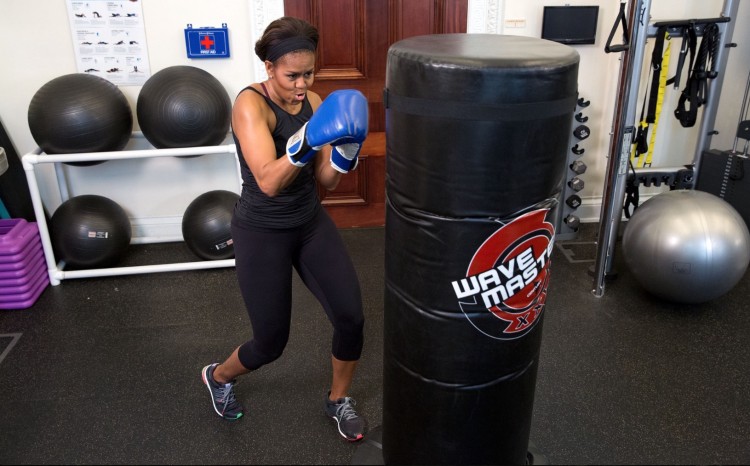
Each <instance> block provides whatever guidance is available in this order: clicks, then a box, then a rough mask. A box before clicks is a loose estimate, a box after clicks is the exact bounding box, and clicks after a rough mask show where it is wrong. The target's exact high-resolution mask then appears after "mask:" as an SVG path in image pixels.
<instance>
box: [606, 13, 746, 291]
mask: <svg viewBox="0 0 750 466" xmlns="http://www.w3.org/2000/svg"><path fill="white" fill-rule="evenodd" d="M621 6H622V7H623V10H621V15H622V16H621V17H618V22H619V21H620V19H622V21H623V26H624V33H623V39H624V43H623V44H620V45H614V46H611V47H610V45H609V44H607V47H606V48H605V51H606V52H621V53H622V55H621V58H620V74H619V79H618V88H617V97H616V100H615V109H614V119H613V124H612V137H611V140H610V145H609V159H608V162H607V170H606V174H605V181H604V194H603V197H602V212H601V215H600V221H599V234H598V241H597V254H596V263H595V265H594V288H593V290H592V293H593V294H594V296H597V297H601V296H603V295H604V288H605V280H606V278H607V276H608V275H610V274H611V273H612V266H613V261H614V252H615V245H616V240H617V233H618V229H619V226H620V221H621V219H622V213H623V203H624V197H625V188H626V183H627V177H628V165H629V164H628V162H629V160H630V154H631V147H632V143H633V139H634V137H635V132H636V126H635V120H636V112H637V100H638V86H639V81H640V76H641V69H642V64H643V57H644V53H645V48H646V40H647V38H648V37H655V36H656V34H657V30H658V28H659V26H662V27H663V26H666V27H667V28H668V31H669V32H670V34H671V35H672V37H678V36H680V35H682V34H683V32H684V28H685V27H686V26H692V27H694V30H695V31H696V33H697V34H698V35H700V34H701V31H702V28H701V26H705V25H706V24H709V23H716V25H717V26H718V30H719V37H720V46H719V47H718V50H717V51H716V55H715V56H714V65H715V69H716V71H717V73H718V74H717V76H716V77H715V78H714V79H710V80H708V90H707V93H708V95H709V96H710V98H709V100H708V102H707V103H706V104H705V105H704V106H703V113H702V115H701V121H700V127H699V131H700V133H699V136H698V141H697V143H696V150H695V155H694V157H693V165H692V173H693V175H692V176H693V177H695V176H697V174H698V171H699V170H700V162H701V156H702V154H703V152H704V151H705V150H707V149H708V148H709V146H710V145H711V136H712V135H713V134H715V130H714V122H715V120H716V111H717V107H718V101H719V96H720V92H721V86H722V83H723V80H724V75H725V74H726V73H725V71H726V62H727V55H728V48H729V47H731V46H733V45H734V44H731V43H730V41H731V37H732V32H733V30H734V24H735V21H734V20H735V19H736V18H737V11H738V8H739V1H738V0H725V2H724V6H723V8H722V13H721V17H719V18H707V19H686V20H675V21H660V22H658V23H654V24H648V23H647V22H648V20H649V18H650V11H651V0H632V1H630V2H629V4H628V12H627V14H625V13H624V3H623V4H622V5H621ZM617 24H618V23H616V24H615V27H616V26H617ZM612 32H613V33H614V29H613V31H612ZM611 39H612V35H610V40H611ZM684 168H685V167H675V168H654V169H651V168H647V169H641V171H639V172H637V173H636V177H637V180H636V181H639V180H646V181H648V180H651V179H665V178H668V179H673V180H674V179H677V178H679V177H680V176H684V174H683V173H681V172H680V170H681V169H684Z"/></svg>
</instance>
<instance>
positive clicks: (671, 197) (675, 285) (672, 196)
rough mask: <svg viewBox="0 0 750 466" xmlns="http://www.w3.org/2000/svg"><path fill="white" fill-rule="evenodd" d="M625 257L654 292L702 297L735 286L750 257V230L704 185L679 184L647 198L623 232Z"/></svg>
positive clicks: (684, 299) (680, 299)
mask: <svg viewBox="0 0 750 466" xmlns="http://www.w3.org/2000/svg"><path fill="white" fill-rule="evenodd" d="M622 250H623V257H624V259H625V262H626V264H627V266H628V268H629V269H630V271H631V272H632V273H633V275H634V276H635V278H636V280H637V281H638V282H639V283H640V284H641V285H642V286H643V287H644V288H645V289H646V290H648V291H649V292H651V293H653V294H655V295H657V296H659V297H662V298H664V299H667V300H669V301H674V302H677V303H691V304H692V303H702V302H706V301H710V300H712V299H714V298H718V297H719V296H722V295H723V294H725V293H726V292H728V291H729V290H731V289H732V288H733V287H734V286H735V285H736V284H737V282H739V281H740V279H741V278H742V276H743V275H744V274H745V271H746V270H747V267H748V263H750V233H749V232H748V228H747V225H746V224H745V221H744V220H743V218H742V217H741V216H740V214H739V213H738V212H737V211H736V210H735V209H734V207H732V206H731V205H729V203H727V202H726V201H724V200H723V199H721V198H719V197H717V196H715V195H713V194H709V193H706V192H703V191H694V190H675V191H668V192H665V193H661V194H658V195H656V196H654V197H652V198H650V199H649V200H647V201H646V202H644V203H643V204H642V205H641V206H640V207H638V208H637V209H636V211H635V212H634V213H633V215H632V216H631V218H630V220H629V221H628V223H627V226H626V227H625V233H624V235H623V238H622Z"/></svg>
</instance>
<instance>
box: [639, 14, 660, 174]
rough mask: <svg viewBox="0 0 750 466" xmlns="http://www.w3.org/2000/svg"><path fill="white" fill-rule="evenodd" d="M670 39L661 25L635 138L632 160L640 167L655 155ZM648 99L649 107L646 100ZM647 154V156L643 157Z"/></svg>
mask: <svg viewBox="0 0 750 466" xmlns="http://www.w3.org/2000/svg"><path fill="white" fill-rule="evenodd" d="M665 40H667V41H669V33H668V32H667V27H666V26H661V27H659V29H658V30H657V33H656V41H655V42H654V50H653V53H652V54H651V72H653V74H652V75H651V87H650V90H649V91H648V92H647V95H645V96H644V98H643V108H642V109H641V122H640V125H639V127H638V132H637V134H636V137H635V138H634V139H633V145H634V147H633V153H632V156H631V160H632V161H633V162H634V163H635V164H636V166H638V167H643V166H646V167H648V166H650V165H651V158H652V156H653V143H654V140H655V139H656V136H655V134H656V123H657V122H658V120H659V115H660V114H661V106H662V103H663V101H664V88H665V87H666V83H667V70H668V69H669V42H667V48H666V51H664V52H663V53H662V51H663V50H664V41H665ZM647 101H648V109H647V107H646V102H647ZM650 125H653V130H652V132H651V144H650V145H649V143H648V132H649V128H650ZM643 154H646V157H643Z"/></svg>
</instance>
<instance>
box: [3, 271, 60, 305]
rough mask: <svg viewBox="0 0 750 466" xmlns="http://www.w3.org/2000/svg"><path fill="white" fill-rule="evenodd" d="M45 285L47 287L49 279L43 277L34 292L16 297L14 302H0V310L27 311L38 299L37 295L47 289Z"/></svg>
mask: <svg viewBox="0 0 750 466" xmlns="http://www.w3.org/2000/svg"><path fill="white" fill-rule="evenodd" d="M47 285H49V277H48V276H47V275H45V276H44V277H43V278H42V280H40V281H39V283H38V285H37V287H36V288H35V289H34V290H32V291H30V292H29V293H26V294H24V295H23V296H16V298H17V300H16V301H6V302H0V309H27V308H29V307H31V306H32V305H33V304H34V303H35V302H36V300H37V299H39V295H41V294H42V292H43V291H44V290H45V289H46V288H47Z"/></svg>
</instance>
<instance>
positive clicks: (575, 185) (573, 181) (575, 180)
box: [568, 176, 585, 192]
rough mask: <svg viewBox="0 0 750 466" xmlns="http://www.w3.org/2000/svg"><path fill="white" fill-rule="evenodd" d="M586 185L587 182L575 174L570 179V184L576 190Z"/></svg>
mask: <svg viewBox="0 0 750 466" xmlns="http://www.w3.org/2000/svg"><path fill="white" fill-rule="evenodd" d="M584 185H585V183H584V182H583V180H582V179H580V178H578V177H577V176H574V177H573V178H571V179H570V180H569V181H568V186H569V187H570V189H572V190H573V191H575V192H578V191H580V190H582V189H583V186H584Z"/></svg>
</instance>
